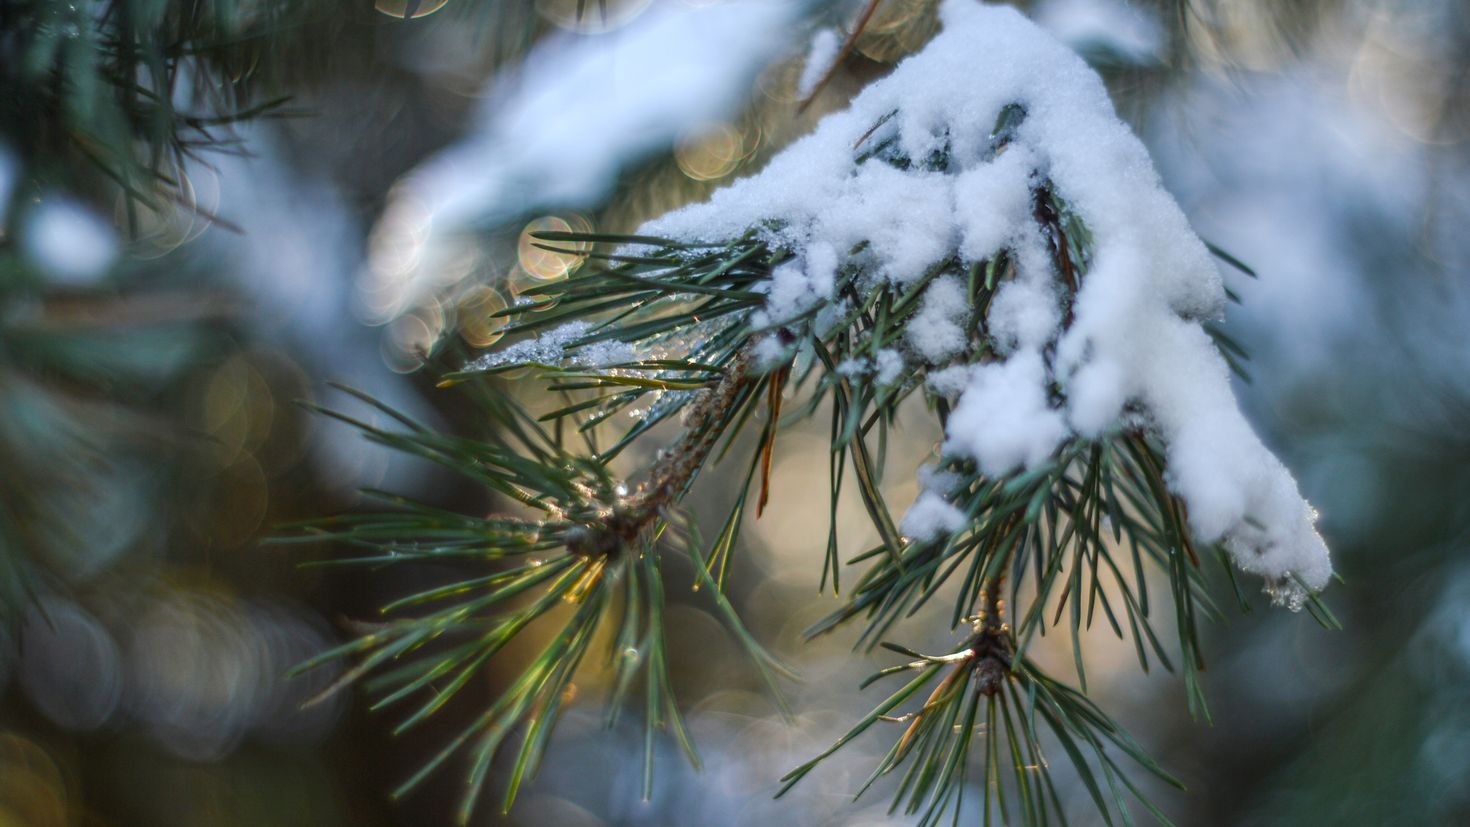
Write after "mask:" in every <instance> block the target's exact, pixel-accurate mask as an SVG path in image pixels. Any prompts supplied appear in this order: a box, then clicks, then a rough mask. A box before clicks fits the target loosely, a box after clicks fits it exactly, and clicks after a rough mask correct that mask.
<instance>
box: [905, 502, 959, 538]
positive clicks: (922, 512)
mask: <svg viewBox="0 0 1470 827" xmlns="http://www.w3.org/2000/svg"><path fill="white" fill-rule="evenodd" d="M964 527H965V514H964V512H962V511H960V510H959V509H958V508H955V507H954V506H953V505H950V504H949V503H948V502H946V501H945V499H944V497H942V496H940V495H939V494H937V493H935V492H933V491H923V492H921V493H920V494H919V498H918V499H917V500H914V504H913V505H912V506H910V507H909V510H908V512H907V513H906V514H904V515H903V522H902V523H901V524H900V526H899V530H900V531H902V532H903V533H904V536H906V537H908V538H909V539H911V540H920V541H923V540H933V539H935V538H937V537H942V536H944V535H947V534H953V533H954V532H956V531H959V530H960V529H962V528H964Z"/></svg>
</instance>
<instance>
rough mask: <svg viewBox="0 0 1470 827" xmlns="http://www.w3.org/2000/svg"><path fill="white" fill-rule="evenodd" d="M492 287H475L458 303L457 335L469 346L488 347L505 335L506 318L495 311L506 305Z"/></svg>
mask: <svg viewBox="0 0 1470 827" xmlns="http://www.w3.org/2000/svg"><path fill="white" fill-rule="evenodd" d="M508 306H509V305H508V303H507V302H506V300H505V296H503V295H501V293H500V291H499V290H496V289H495V288H493V287H477V288H475V289H473V290H471V291H470V293H469V295H468V296H466V297H465V298H464V299H463V300H462V301H460V303H459V319H460V321H459V335H460V337H461V338H463V339H464V340H465V342H466V343H467V344H469V345H470V346H471V347H489V346H491V345H493V344H495V343H496V342H498V341H500V338H501V337H502V336H504V335H505V325H506V322H507V320H506V318H505V317H503V316H496V315H495V314H496V313H499V312H500V311H502V310H504V309H505V308H506V307H508Z"/></svg>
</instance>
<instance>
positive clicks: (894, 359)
mask: <svg viewBox="0 0 1470 827" xmlns="http://www.w3.org/2000/svg"><path fill="white" fill-rule="evenodd" d="M874 361H875V362H876V363H877V365H876V369H877V371H878V375H877V377H876V379H877V381H878V384H880V385H892V384H893V383H894V382H897V381H898V377H899V376H900V375H902V374H903V355H902V354H900V353H899V352H898V351H896V350H894V349H893V348H891V347H885V348H883V349H882V350H880V351H878V356H877V358H876V359H874Z"/></svg>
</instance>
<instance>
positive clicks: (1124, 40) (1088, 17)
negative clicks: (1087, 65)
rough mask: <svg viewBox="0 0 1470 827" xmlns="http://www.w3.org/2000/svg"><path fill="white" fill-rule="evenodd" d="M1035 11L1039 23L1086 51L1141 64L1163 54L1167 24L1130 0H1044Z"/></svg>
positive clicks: (1074, 46) (1063, 39)
mask: <svg viewBox="0 0 1470 827" xmlns="http://www.w3.org/2000/svg"><path fill="white" fill-rule="evenodd" d="M1033 13H1034V14H1035V16H1036V22H1037V24H1038V25H1040V26H1041V27H1042V28H1043V29H1046V30H1047V31H1049V32H1051V33H1052V35H1054V36H1055V37H1056V38H1057V39H1058V40H1060V41H1062V42H1063V43H1065V44H1067V45H1068V46H1071V47H1072V48H1073V49H1076V50H1077V51H1079V52H1082V53H1083V54H1087V55H1096V56H1097V57H1099V58H1106V59H1109V60H1111V61H1115V62H1121V63H1130V64H1137V65H1146V64H1150V63H1157V62H1158V61H1159V60H1160V59H1161V58H1162V55H1163V51H1164V45H1165V39H1164V28H1163V26H1161V25H1159V21H1158V19H1157V18H1156V17H1155V16H1154V14H1153V12H1151V11H1149V10H1147V9H1141V8H1139V7H1138V6H1137V5H1134V4H1132V3H1129V2H1127V0H1042V2H1040V3H1038V4H1036V9H1035V11H1034V12H1033Z"/></svg>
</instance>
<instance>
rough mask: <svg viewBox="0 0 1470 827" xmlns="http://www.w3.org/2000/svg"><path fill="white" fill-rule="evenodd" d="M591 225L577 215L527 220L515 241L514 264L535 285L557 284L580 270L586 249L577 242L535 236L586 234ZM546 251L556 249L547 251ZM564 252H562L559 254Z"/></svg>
mask: <svg viewBox="0 0 1470 827" xmlns="http://www.w3.org/2000/svg"><path fill="white" fill-rule="evenodd" d="M591 230H592V224H591V222H590V221H588V220H587V219H586V218H584V217H582V216H580V215H571V216H569V217H567V218H562V217H560V216H555V215H549V216H543V217H541V218H536V219H533V220H531V221H530V222H528V223H527V224H526V226H525V227H524V228H522V230H521V235H520V238H519V239H518V240H517V241H516V261H517V262H518V263H519V264H520V268H521V271H522V272H524V273H525V274H526V275H527V276H530V277H531V278H532V279H534V280H537V281H557V280H559V279H564V278H566V277H567V276H569V275H571V274H572V273H575V272H576V271H577V268H579V267H581V266H582V262H584V261H586V257H585V256H583V255H581V253H585V252H586V251H587V250H588V249H589V246H588V245H587V243H586V242H581V241H575V242H574V241H560V240H547V239H540V238H537V237H536V235H537V234H538V233H548V232H550V233H572V232H577V233H586V232H591ZM548 247H552V248H556V249H547V248H548ZM562 251H566V252H562Z"/></svg>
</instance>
